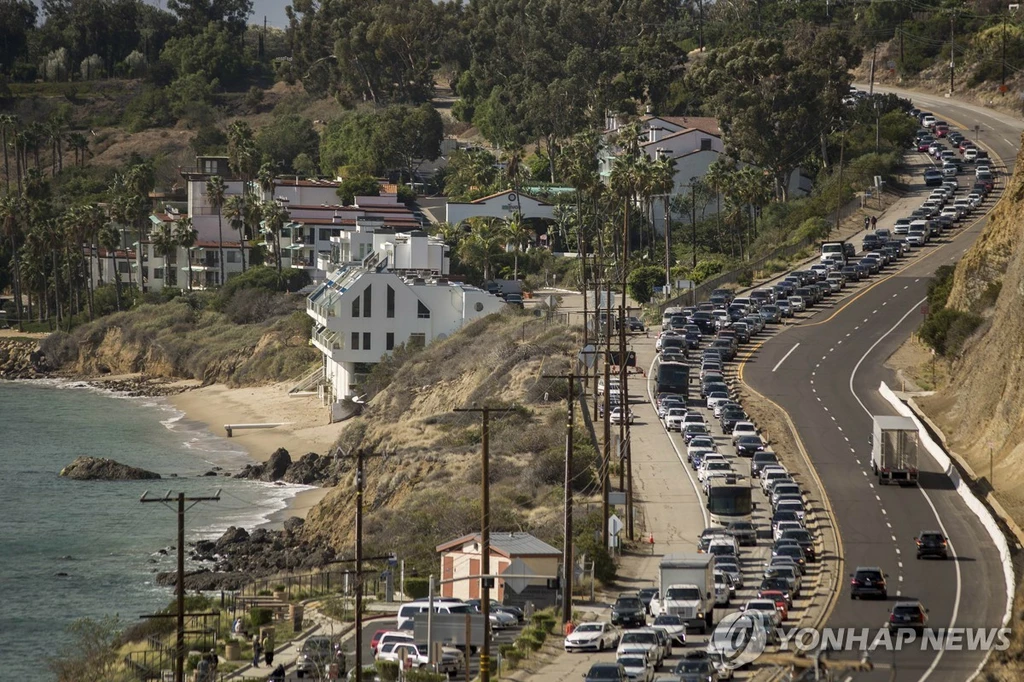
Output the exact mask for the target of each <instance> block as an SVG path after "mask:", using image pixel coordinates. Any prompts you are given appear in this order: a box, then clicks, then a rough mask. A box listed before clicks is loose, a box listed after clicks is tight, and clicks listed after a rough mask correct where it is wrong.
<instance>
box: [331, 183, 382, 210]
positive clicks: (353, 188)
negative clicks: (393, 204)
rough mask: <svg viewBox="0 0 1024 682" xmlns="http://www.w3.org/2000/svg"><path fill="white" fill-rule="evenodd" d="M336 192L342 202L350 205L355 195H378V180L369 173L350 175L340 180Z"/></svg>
mask: <svg viewBox="0 0 1024 682" xmlns="http://www.w3.org/2000/svg"><path fill="white" fill-rule="evenodd" d="M336 194H337V195H338V198H339V199H341V203H342V204H344V205H345V206H351V205H352V204H354V203H355V200H356V197H376V196H380V182H378V181H377V178H374V177H372V176H369V175H351V176H349V177H347V178H345V179H344V180H342V181H341V184H340V185H338V189H337V190H336Z"/></svg>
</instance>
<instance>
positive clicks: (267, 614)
mask: <svg viewBox="0 0 1024 682" xmlns="http://www.w3.org/2000/svg"><path fill="white" fill-rule="evenodd" d="M273 619H274V612H273V611H271V610H270V609H261V608H255V609H250V610H249V625H251V626H252V627H253V629H255V628H258V627H260V626H263V625H267V624H268V623H270V622H271V621H272V620H273Z"/></svg>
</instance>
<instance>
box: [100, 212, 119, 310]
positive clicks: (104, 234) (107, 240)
mask: <svg viewBox="0 0 1024 682" xmlns="http://www.w3.org/2000/svg"><path fill="white" fill-rule="evenodd" d="M114 220H117V219H116V218H114ZM99 242H100V245H101V246H103V248H104V249H106V250H107V253H108V254H109V255H110V258H111V260H112V264H113V266H114V295H115V298H116V300H117V309H118V310H121V272H120V271H119V270H118V269H117V248H118V247H119V246H120V245H121V232H120V231H119V230H118V229H117V225H116V224H115V223H114V222H108V223H106V224H105V225H103V227H102V228H100V231H99Z"/></svg>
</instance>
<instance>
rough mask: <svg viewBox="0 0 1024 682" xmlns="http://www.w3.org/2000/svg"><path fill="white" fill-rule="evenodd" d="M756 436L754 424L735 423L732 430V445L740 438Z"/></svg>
mask: <svg viewBox="0 0 1024 682" xmlns="http://www.w3.org/2000/svg"><path fill="white" fill-rule="evenodd" d="M756 435H757V427H756V426H755V425H754V422H748V421H742V422H736V425H735V426H734V427H733V429H732V444H733V445H736V441H738V440H739V439H740V438H741V437H742V436H756Z"/></svg>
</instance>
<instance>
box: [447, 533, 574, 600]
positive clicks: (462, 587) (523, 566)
mask: <svg viewBox="0 0 1024 682" xmlns="http://www.w3.org/2000/svg"><path fill="white" fill-rule="evenodd" d="M490 545H491V547H490V550H491V551H490V553H489V560H488V563H489V568H490V573H491V574H492V575H501V574H503V573H505V574H508V575H509V576H510V577H508V578H497V579H496V580H495V581H494V587H495V590H496V591H495V592H491V597H492V598H493V599H497V600H498V601H500V602H502V603H504V604H509V605H516V606H520V605H523V604H525V603H526V602H528V601H529V602H533V604H534V605H535V606H537V607H538V608H544V607H546V606H551V605H553V604H554V603H555V600H556V598H557V594H558V593H557V590H556V589H553V588H552V587H550V585H551V584H552V583H551V582H550V581H552V580H554V579H555V578H556V576H558V575H559V574H560V571H561V565H562V552H561V550H558V549H556V548H554V547H552V546H551V545H549V544H548V543H546V542H544V541H543V540H539V539H537V538H535V537H534V536H532V535H530V534H529V533H522V532H511V533H501V532H492V533H491V536H490ZM437 552H438V553H439V554H440V555H441V581H442V582H441V596H442V597H447V598H456V599H479V598H480V579H479V578H474V577H473V576H479V575H480V574H481V573H480V571H481V565H482V563H481V559H482V557H483V555H482V553H481V547H480V533H470V534H469V535H463V536H462V537H460V538H455V539H454V540H450V541H448V542H445V543H444V544H441V545H438V546H437ZM530 576H536V577H530Z"/></svg>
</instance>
